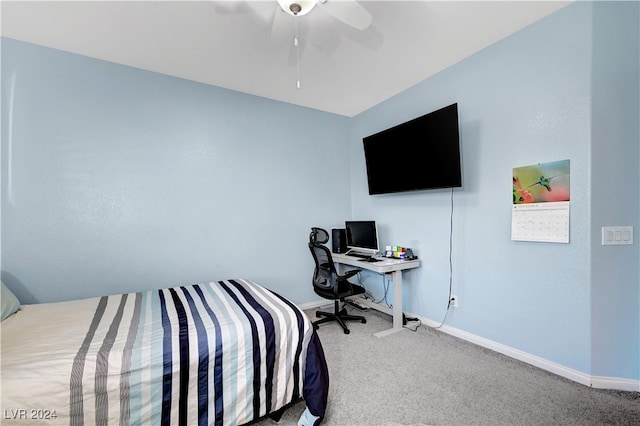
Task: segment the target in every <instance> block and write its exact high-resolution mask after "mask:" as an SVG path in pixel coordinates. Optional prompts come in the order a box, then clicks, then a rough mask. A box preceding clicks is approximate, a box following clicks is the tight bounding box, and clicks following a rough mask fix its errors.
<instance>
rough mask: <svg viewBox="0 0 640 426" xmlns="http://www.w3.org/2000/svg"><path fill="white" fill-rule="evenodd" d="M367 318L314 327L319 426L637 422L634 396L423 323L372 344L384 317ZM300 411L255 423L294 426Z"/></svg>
mask: <svg viewBox="0 0 640 426" xmlns="http://www.w3.org/2000/svg"><path fill="white" fill-rule="evenodd" d="M349 310H350V311H354V313H358V314H359V313H361V312H359V311H355V310H353V309H352V308H349ZM307 315H309V317H310V318H311V319H312V320H315V316H314V311H308V312H307ZM364 315H365V317H366V318H367V323H366V324H360V323H359V322H352V323H349V328H350V330H351V333H350V334H344V333H343V332H342V329H341V328H340V327H339V326H338V325H337V324H336V323H328V324H323V325H321V326H320V329H319V330H318V335H319V336H320V340H321V342H322V346H323V348H324V352H325V356H326V359H327V364H328V367H329V374H330V389H329V401H328V407H327V413H326V416H325V421H324V422H323V425H327V426H331V425H340V426H342V425H345V426H346V425H349V426H359V425H362V426H364V425H389V426H396V425H640V392H622V391H610V390H602V389H591V388H589V387H587V386H584V385H581V384H578V383H575V382H572V381H570V380H567V379H565V378H563V377H560V376H557V375H555V374H552V373H549V372H547V371H544V370H541V369H539V368H536V367H533V366H530V365H528V364H525V363H523V362H520V361H517V360H514V359H512V358H509V357H507V356H504V355H502V354H499V353H496V352H494V351H491V350H488V349H485V348H482V347H479V346H477V345H474V344H471V343H468V342H465V341H463V340H460V339H458V338H455V337H452V336H450V335H447V334H445V333H442V332H440V331H437V330H434V329H430V328H427V327H425V326H424V325H423V326H421V327H419V328H418V329H417V331H415V332H413V331H411V330H408V329H406V330H403V331H401V332H398V333H394V334H391V335H389V336H387V337H383V338H377V337H375V336H373V333H375V332H377V331H382V330H385V329H388V328H389V327H390V326H391V318H390V317H389V316H387V315H384V314H381V313H379V312H376V311H372V310H370V311H367V312H364ZM304 409H305V405H304V401H300V402H298V403H295V404H293V405H292V406H291V407H290V408H289V409H288V410H287V411H286V412H285V414H284V416H283V417H282V419H281V420H280V422H279V423H276V422H274V421H273V420H271V419H268V418H266V419H263V420H261V421H259V422H257V423H255V424H257V425H260V426H267V425H276V424H279V425H296V424H297V421H298V418H299V417H300V415H301V413H302V411H303V410H304Z"/></svg>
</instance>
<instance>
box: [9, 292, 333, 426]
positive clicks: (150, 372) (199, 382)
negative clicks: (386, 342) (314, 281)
mask: <svg viewBox="0 0 640 426" xmlns="http://www.w3.org/2000/svg"><path fill="white" fill-rule="evenodd" d="M4 295H5V286H4V284H3V302H2V303H3V305H4V304H5V301H6V300H7V297H4ZM3 310H4V306H3ZM4 316H5V313H3V321H2V324H1V328H0V331H1V335H2V346H1V349H2V350H1V362H2V370H1V373H2V388H1V389H2V407H1V414H2V424H3V425H5V424H20V425H24V424H55V425H59V424H70V425H83V424H86V425H93V424H96V425H106V424H110V425H111V424H120V425H129V424H131V425H138V424H150V425H241V424H246V423H250V422H252V421H254V420H256V419H259V418H262V417H264V416H267V415H271V416H272V417H273V418H274V419H275V420H279V417H280V416H281V415H282V412H283V410H284V409H286V408H287V406H288V405H290V404H291V403H293V402H296V401H298V400H299V399H300V398H304V400H305V403H306V410H305V412H304V413H303V414H302V417H301V418H300V421H299V423H300V424H316V425H317V424H319V423H320V422H321V421H322V419H323V418H324V413H325V408H326V402H327V393H328V383H329V377H328V370H327V366H326V363H325V358H324V354H323V352H322V345H321V344H320V341H319V339H318V336H317V335H316V334H315V332H314V329H313V326H312V325H311V322H310V321H309V319H308V318H307V316H306V315H305V314H304V312H302V311H301V310H300V309H299V308H298V307H297V306H296V305H294V304H293V303H291V302H290V301H288V300H287V299H286V298H283V297H281V296H279V295H278V294H276V293H274V292H272V291H270V290H268V289H267V288H265V287H262V286H260V285H258V284H255V283H253V282H251V281H248V280H243V279H233V280H226V281H219V282H211V283H205V284H197V285H189V286H181V287H175V288H167V289H161V290H155V291H146V292H140V293H130V294H119V295H111V296H104V297H97V298H90V299H84V300H76V301H69V302H59V303H45V304H37V305H23V306H22V307H20V309H19V310H18V311H17V312H15V314H12V315H8V316H7V318H4Z"/></svg>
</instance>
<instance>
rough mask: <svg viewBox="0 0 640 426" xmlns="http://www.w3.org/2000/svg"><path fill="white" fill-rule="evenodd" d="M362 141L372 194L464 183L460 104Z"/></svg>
mask: <svg viewBox="0 0 640 426" xmlns="http://www.w3.org/2000/svg"><path fill="white" fill-rule="evenodd" d="M362 142H363V145H364V156H365V161H366V167H367V182H368V185H369V194H370V195H376V194H389V193H394V192H405V191H416V190H426V189H441V188H459V187H461V186H462V170H461V160H460V136H459V129H458V104H457V103H455V104H452V105H449V106H446V107H444V108H441V109H439V110H437V111H433V112H430V113H428V114H425V115H423V116H421V117H418V118H414V119H413V120H410V121H407V122H405V123H402V124H399V125H397V126H394V127H391V128H389V129H387V130H383V131H381V132H378V133H375V134H373V135H371V136H367V137H365V138H363V139H362Z"/></svg>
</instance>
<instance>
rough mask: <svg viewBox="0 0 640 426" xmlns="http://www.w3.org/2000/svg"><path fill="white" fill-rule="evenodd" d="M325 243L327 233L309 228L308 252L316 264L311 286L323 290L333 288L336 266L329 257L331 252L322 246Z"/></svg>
mask: <svg viewBox="0 0 640 426" xmlns="http://www.w3.org/2000/svg"><path fill="white" fill-rule="evenodd" d="M327 241H329V234H328V233H327V231H325V230H324V229H322V228H311V234H310V235H309V250H310V251H311V255H312V256H313V260H314V262H315V263H316V267H315V269H314V271H313V285H314V287H319V288H322V289H325V290H326V289H329V288H335V284H336V276H337V271H336V266H335V264H334V263H333V258H332V257H331V250H329V248H328V247H327V246H325V245H324V244H325V243H326V242H327ZM336 290H337V289H336Z"/></svg>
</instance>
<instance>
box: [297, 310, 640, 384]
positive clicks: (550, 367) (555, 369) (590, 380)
mask: <svg viewBox="0 0 640 426" xmlns="http://www.w3.org/2000/svg"><path fill="white" fill-rule="evenodd" d="M321 306H327V301H326V300H318V301H314V302H308V303H303V304H301V305H299V307H300V308H301V309H303V310H307V309H316V308H319V307H321ZM406 315H407V316H411V317H415V318H419V319H420V321H422V322H423V323H424V324H426V325H428V326H430V327H437V326H438V325H440V324H439V323H438V322H436V321H432V320H429V319H426V318H423V317H420V316H419V315H416V314H413V313H410V312H406ZM439 330H440V331H442V332H443V333H447V334H450V335H451V336H454V337H458V338H460V339H462V340H466V341H467V342H470V343H473V344H476V345H478V346H482V347H484V348H487V349H491V350H493V351H496V352H499V353H501V354H503V355H506V356H508V357H510V358H513V359H517V360H518V361H522V362H526V363H527V364H530V365H533V366H535V367H538V368H541V369H543V370H546V371H549V372H551V373H554V374H557V375H558V376H561V377H564V378H566V379H569V380H572V381H574V382H577V383H580V384H582V385H585V386H589V387H592V388H596V389H612V390H621V391H630V392H640V380H634V379H624V378H619V377H603V376H592V375H590V374H587V373H583V372H581V371H578V370H574V369H572V368H569V367H566V366H564V365H561V364H557V363H555V362H552V361H549V360H547V359H544V358H540V357H538V356H535V355H531V354H530V353H527V352H524V351H521V350H519V349H515V348H512V347H510V346H506V345H503V344H501V343H498V342H494V341H493V340H489V339H485V338H484V337H480V336H476V335H475V334H471V333H468V332H466V331H464V330H460V329H458V328H455V327H451V326H449V325H443V326H442V327H440V328H439Z"/></svg>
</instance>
